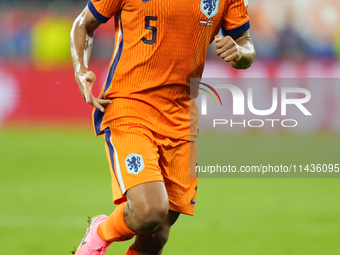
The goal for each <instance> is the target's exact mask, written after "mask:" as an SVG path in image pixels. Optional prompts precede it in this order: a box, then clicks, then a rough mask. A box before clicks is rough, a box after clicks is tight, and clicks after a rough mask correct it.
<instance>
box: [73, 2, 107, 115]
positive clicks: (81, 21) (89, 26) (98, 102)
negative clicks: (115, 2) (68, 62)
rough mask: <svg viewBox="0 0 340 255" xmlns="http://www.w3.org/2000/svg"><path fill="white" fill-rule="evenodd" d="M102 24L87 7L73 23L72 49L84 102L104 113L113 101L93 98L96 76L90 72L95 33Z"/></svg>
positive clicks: (76, 75) (76, 76) (77, 79)
mask: <svg viewBox="0 0 340 255" xmlns="http://www.w3.org/2000/svg"><path fill="white" fill-rule="evenodd" d="M100 24H101V23H100V22H99V21H97V19H96V18H95V17H94V16H93V15H92V13H91V12H90V10H89V9H88V7H87V6H86V7H85V9H84V10H83V11H82V13H81V14H80V15H79V16H78V17H77V18H76V20H75V21H74V23H73V26H72V30H71V34H70V49H71V57H72V62H73V67H74V72H75V79H76V82H77V83H78V86H79V90H80V92H81V95H82V96H83V99H84V101H85V102H86V103H88V104H90V105H93V106H94V107H96V108H97V109H98V110H100V111H101V112H104V111H105V106H106V105H107V104H109V103H111V100H104V99H98V98H96V97H94V96H93V94H92V87H93V85H94V82H95V81H96V75H95V74H94V73H93V72H91V71H89V70H88V63H89V59H90V56H91V51H92V45H93V37H94V31H95V30H96V28H97V27H98V26H99V25H100Z"/></svg>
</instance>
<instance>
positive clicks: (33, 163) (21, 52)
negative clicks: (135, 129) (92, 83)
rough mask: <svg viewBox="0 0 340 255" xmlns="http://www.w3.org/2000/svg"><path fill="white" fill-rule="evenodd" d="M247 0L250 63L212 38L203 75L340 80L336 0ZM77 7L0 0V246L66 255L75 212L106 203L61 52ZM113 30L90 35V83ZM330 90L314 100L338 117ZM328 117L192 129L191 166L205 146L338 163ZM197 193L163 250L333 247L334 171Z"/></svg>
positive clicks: (85, 116) (87, 123)
mask: <svg viewBox="0 0 340 255" xmlns="http://www.w3.org/2000/svg"><path fill="white" fill-rule="evenodd" d="M249 2H250V3H249V15H250V19H251V35H252V38H253V41H254V44H255V46H256V50H257V59H256V62H255V63H254V65H253V67H252V68H250V69H249V70H247V71H236V70H233V69H231V68H230V67H228V66H227V65H226V64H225V63H223V61H221V60H220V59H219V58H218V57H216V56H215V53H214V48H213V47H214V45H212V47H211V48H210V50H209V52H208V56H207V64H206V68H205V72H204V76H205V77H232V78H255V77H256V78H288V77H289V78H340V62H339V58H340V1H339V0H324V1H317V0H298V1H297V0H286V1H279V0H250V1H249ZM85 5H86V1H80V0H74V1H52V0H51V1H38V0H31V1H22V0H12V1H4V0H0V191H1V193H0V203H1V206H0V208H1V209H0V254H3V255H12V254H23V255H31V254H32V255H33V254H35V255H36V254H68V252H69V251H71V250H72V249H73V247H74V246H77V245H78V243H79V242H80V240H81V238H82V236H83V234H84V231H85V227H86V221H85V220H86V216H87V215H91V216H92V215H95V214H99V213H107V214H108V213H110V212H111V211H112V210H113V208H114V206H113V205H112V204H111V190H110V173H109V169H108V165H107V163H106V158H105V155H104V146H103V141H102V139H101V138H95V137H94V135H93V132H92V127H91V110H92V109H91V107H90V106H88V105H86V104H85V103H84V102H83V100H82V98H81V95H80V93H79V91H78V88H77V85H76V83H75V81H74V74H73V68H72V64H71V61H70V56H69V46H68V45H69V44H68V38H69V32H70V29H71V25H72V22H73V20H74V19H75V17H76V16H77V15H78V14H79V13H80V12H81V10H82V9H83V8H84V6H85ZM113 32H114V24H113V22H112V21H109V22H108V23H107V24H106V25H103V26H101V27H100V28H99V29H98V31H97V33H96V36H95V44H94V48H93V52H92V59H91V62H90V69H91V70H92V71H94V72H95V73H96V75H97V86H96V88H95V93H99V91H100V88H101V85H102V84H103V81H104V79H105V76H106V72H107V67H108V63H109V59H110V57H111V54H112V50H113V44H114V35H113ZM339 86H340V84H339ZM324 91H326V92H327V87H325V89H324ZM338 95H339V96H340V89H333V90H332V91H328V94H327V96H326V97H325V98H326V102H327V104H328V105H329V104H330V103H329V102H333V103H332V104H331V106H332V107H333V108H332V107H323V108H322V109H323V112H321V113H320V114H321V115H323V116H326V117H325V118H327V116H330V115H331V114H332V115H331V117H332V118H334V119H338V117H337V116H338V115H337V114H336V113H337V112H339V111H338V110H340V108H339V104H338V99H337V98H338ZM319 103H320V106H321V105H324V104H325V101H320V102H319ZM334 107H335V110H334ZM332 109H333V110H332ZM331 117H329V118H331ZM327 123H328V125H326V126H325V125H317V127H318V128H317V129H313V132H312V133H310V132H308V134H304V133H300V134H286V133H284V134H282V133H280V132H278V133H276V134H275V135H273V134H270V135H267V134H262V133H261V134H260V133H254V132H252V131H251V130H249V132H246V133H241V134H225V135H223V136H221V134H213V133H210V134H206V135H202V136H201V138H200V140H199V141H198V149H199V154H200V160H201V162H202V163H201V164H202V165H204V162H205V160H206V159H207V158H209V160H208V161H209V162H210V161H211V160H214V156H215V157H216V155H215V154H214V150H213V149H211V148H215V150H222V151H224V152H225V155H226V158H228V157H229V158H232V159H233V160H236V161H238V162H243V161H247V162H248V163H247V164H250V165H251V164H252V163H254V162H256V163H259V162H262V161H265V160H266V159H268V157H270V158H271V159H272V160H273V158H274V159H275V162H277V163H281V164H283V163H287V164H288V163H289V164H290V163H291V160H293V159H294V160H296V159H298V160H300V162H303V163H318V162H320V163H340V162H339V157H338V155H339V142H340V139H339V131H340V125H337V124H334V122H331V121H329V122H327ZM221 144H222V145H226V147H227V148H226V147H223V146H222V145H221ZM207 148H209V149H207ZM280 155H283V156H281V157H280ZM216 160H218V159H216ZM261 160H262V161H261ZM313 160H314V161H318V162H312V161H313ZM198 192H199V196H198V198H197V213H196V216H195V217H188V216H183V217H181V218H180V219H179V222H178V224H176V226H175V227H174V228H173V231H172V236H171V238H170V241H169V244H168V246H167V247H166V249H165V251H164V254H177V255H182V254H183V255H184V254H186V255H187V254H196V255H197V254H202V255H203V254H205V255H206V254H233V255H241V254H242V255H243V254H247V255H253V254H254V255H257V254H261V255H263V254H275V255H281V254H282V255H286V254H289V255H295V254H296V255H301V254H310V255H313V254H327V255H328V254H329V255H333V254H338V253H339V250H340V245H339V243H338V238H339V236H340V217H339V216H340V213H339V212H340V203H339V202H340V200H339V197H340V190H339V181H338V179H267V180H266V179H214V180H211V179H201V180H200V185H199V188H198ZM98 194H99V197H98ZM114 246H115V247H112V249H110V250H109V252H108V254H124V251H125V250H126V249H127V247H128V246H129V244H127V243H119V244H115V245H114Z"/></svg>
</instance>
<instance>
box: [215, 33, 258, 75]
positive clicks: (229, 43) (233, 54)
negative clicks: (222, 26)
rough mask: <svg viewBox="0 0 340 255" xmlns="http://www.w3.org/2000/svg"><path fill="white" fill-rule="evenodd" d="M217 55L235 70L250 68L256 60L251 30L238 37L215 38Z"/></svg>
mask: <svg viewBox="0 0 340 255" xmlns="http://www.w3.org/2000/svg"><path fill="white" fill-rule="evenodd" d="M215 43H216V45H215V48H216V54H217V55H218V56H220V57H221V58H222V59H224V61H226V62H228V63H230V64H231V66H232V67H233V68H235V69H247V68H249V67H250V66H251V65H252V63H253V61H254V58H255V55H256V53H255V48H254V45H253V43H252V41H251V38H250V34H249V30H248V31H246V32H244V33H242V34H241V35H239V36H237V37H230V36H225V37H221V36H219V35H217V36H216V37H215Z"/></svg>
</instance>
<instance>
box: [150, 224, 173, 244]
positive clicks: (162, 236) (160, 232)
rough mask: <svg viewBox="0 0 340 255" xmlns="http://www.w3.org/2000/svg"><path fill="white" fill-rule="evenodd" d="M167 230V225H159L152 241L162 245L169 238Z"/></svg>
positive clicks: (168, 230)
mask: <svg viewBox="0 0 340 255" xmlns="http://www.w3.org/2000/svg"><path fill="white" fill-rule="evenodd" d="M169 232H170V228H168V227H165V228H163V227H161V228H160V229H157V232H156V233H155V238H154V241H155V242H156V243H157V245H158V246H159V247H163V246H164V245H165V244H166V242H167V241H168V239H169Z"/></svg>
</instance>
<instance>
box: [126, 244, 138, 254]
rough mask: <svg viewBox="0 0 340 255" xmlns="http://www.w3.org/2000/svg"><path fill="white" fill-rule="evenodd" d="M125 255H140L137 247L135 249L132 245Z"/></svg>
mask: <svg viewBox="0 0 340 255" xmlns="http://www.w3.org/2000/svg"><path fill="white" fill-rule="evenodd" d="M124 255H138V253H137V252H136V250H135V247H133V244H131V246H130V247H129V249H128V250H127V252H126V253H125V254H124Z"/></svg>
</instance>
